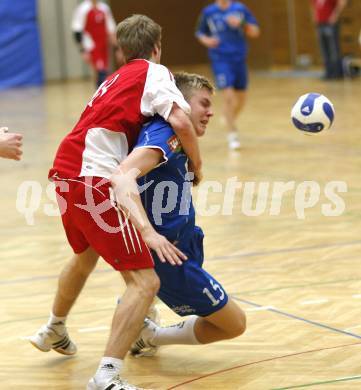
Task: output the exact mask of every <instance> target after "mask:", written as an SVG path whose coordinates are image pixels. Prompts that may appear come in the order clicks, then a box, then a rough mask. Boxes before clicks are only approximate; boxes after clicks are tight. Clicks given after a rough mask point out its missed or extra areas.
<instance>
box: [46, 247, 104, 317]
mask: <svg viewBox="0 0 361 390" xmlns="http://www.w3.org/2000/svg"><path fill="white" fill-rule="evenodd" d="M98 258H99V255H98V254H97V253H96V252H95V251H94V249H93V248H91V247H89V248H88V249H87V250H85V251H84V252H82V253H80V254H76V255H74V256H73V257H72V258H71V260H70V261H69V262H68V264H67V265H66V266H65V267H64V268H63V270H62V272H61V274H60V276H59V281H58V289H57V291H56V294H55V299H54V303H53V309H52V312H53V314H54V315H56V316H58V317H66V316H67V315H68V314H69V311H70V309H71V308H72V307H73V305H74V303H75V301H76V299H77V298H78V296H79V294H80V292H81V291H82V289H83V287H84V284H85V282H86V281H87V279H88V277H89V275H90V274H91V272H92V271H93V269H94V268H95V266H96V264H97V261H98Z"/></svg>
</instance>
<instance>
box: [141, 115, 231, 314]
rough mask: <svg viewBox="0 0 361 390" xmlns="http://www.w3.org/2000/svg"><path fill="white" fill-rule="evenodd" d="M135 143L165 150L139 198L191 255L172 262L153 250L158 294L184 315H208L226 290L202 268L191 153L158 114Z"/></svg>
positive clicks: (159, 228) (162, 231)
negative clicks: (179, 263)
mask: <svg viewBox="0 0 361 390" xmlns="http://www.w3.org/2000/svg"><path fill="white" fill-rule="evenodd" d="M135 148H156V149H160V150H161V151H162V153H163V161H162V162H161V163H160V165H159V166H158V167H157V168H155V169H153V170H152V171H151V172H149V173H148V174H147V175H146V176H143V177H142V178H140V179H139V180H138V185H139V186H140V191H141V198H142V202H143V205H144V207H145V210H146V212H147V215H148V218H149V220H150V221H151V223H152V225H153V226H154V228H155V230H156V231H157V232H158V233H160V234H162V235H164V236H165V237H167V239H168V240H169V241H171V242H173V243H174V242H176V245H177V247H178V248H180V249H181V250H182V251H183V252H184V254H185V255H187V257H188V260H187V261H186V262H184V263H183V265H182V266H177V267H174V266H173V265H171V264H169V263H162V262H161V261H160V260H159V259H158V257H157V255H156V253H154V252H153V258H154V264H155V270H156V273H157V275H158V276H159V279H160V281H161V283H160V289H159V291H158V297H159V298H160V299H161V300H162V301H163V302H164V303H165V304H166V305H168V306H169V307H170V308H171V309H172V310H173V311H174V312H176V313H178V314H179V315H181V316H187V315H189V314H195V315H199V316H208V315H211V314H213V313H215V312H216V311H218V310H220V309H221V308H222V307H224V306H225V305H226V304H227V302H228V295H227V293H226V292H225V291H224V289H223V287H222V285H221V284H220V283H219V282H218V281H217V280H216V279H214V278H213V276H212V275H210V274H208V273H207V272H206V271H205V270H204V269H203V267H202V265H203V260H204V254H203V237H204V235H203V232H202V229H201V228H199V227H198V226H195V223H194V219H195V217H194V208H193V204H192V197H191V192H190V190H191V181H190V178H191V177H190V175H189V173H188V169H187V156H186V155H185V154H184V153H183V151H182V149H181V146H180V142H179V140H178V138H177V136H176V135H175V134H174V132H173V129H172V128H171V127H170V125H169V124H168V123H167V122H166V121H165V120H164V119H163V118H161V117H155V118H154V119H153V120H152V121H151V122H150V123H148V124H146V125H144V126H143V128H142V130H141V132H140V135H139V138H138V142H137V145H136V146H135Z"/></svg>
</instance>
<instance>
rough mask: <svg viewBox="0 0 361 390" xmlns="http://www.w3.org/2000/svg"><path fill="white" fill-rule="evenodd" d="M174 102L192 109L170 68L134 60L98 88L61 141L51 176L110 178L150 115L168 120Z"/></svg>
mask: <svg viewBox="0 0 361 390" xmlns="http://www.w3.org/2000/svg"><path fill="white" fill-rule="evenodd" d="M173 103H176V104H177V105H178V106H179V107H180V108H181V109H182V110H183V111H185V112H187V113H190V106H189V105H188V103H187V102H186V101H185V100H184V97H183V95H182V93H181V92H180V91H179V89H178V88H177V87H176V85H175V82H174V78H173V75H172V74H171V73H170V72H169V70H168V69H167V68H166V67H165V66H163V65H159V64H155V63H153V62H150V61H146V60H142V59H137V60H133V61H130V62H129V63H128V64H126V65H124V66H122V67H121V68H120V69H119V70H118V71H116V72H115V73H113V74H112V75H111V76H109V77H108V78H107V79H106V81H105V82H104V83H103V84H102V85H101V86H100V87H99V88H98V90H97V91H96V93H95V94H94V96H93V98H92V99H91V101H90V102H89V103H88V105H87V107H86V108H85V110H84V111H83V113H82V115H81V117H80V119H79V121H78V123H77V124H76V125H75V127H74V129H73V130H72V131H71V132H70V133H69V134H68V135H67V136H66V137H65V138H64V140H63V141H62V142H61V144H60V146H59V149H58V151H57V153H56V156H55V160H54V164H53V168H52V169H51V170H50V172H49V178H50V179H54V178H76V177H83V176H98V177H104V178H107V179H109V177H110V176H111V174H112V173H113V172H114V170H115V169H116V167H117V166H118V165H119V164H120V162H121V161H122V160H124V158H125V157H126V156H127V155H128V154H129V152H130V151H131V150H132V148H133V147H134V145H135V143H136V141H137V139H138V135H139V132H140V129H141V126H142V125H143V124H144V123H145V122H146V121H147V118H148V117H152V116H153V115H155V114H159V115H160V116H162V117H163V118H164V119H165V120H167V119H168V116H169V114H170V112H171V109H172V106H173Z"/></svg>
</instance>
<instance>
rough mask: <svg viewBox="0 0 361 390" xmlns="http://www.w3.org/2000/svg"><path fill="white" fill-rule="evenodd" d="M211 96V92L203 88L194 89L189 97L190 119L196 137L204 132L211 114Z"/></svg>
mask: <svg viewBox="0 0 361 390" xmlns="http://www.w3.org/2000/svg"><path fill="white" fill-rule="evenodd" d="M211 98H212V95H211V93H210V92H209V91H208V90H207V89H205V88H203V89H198V90H195V91H194V92H193V94H192V96H191V98H190V99H189V102H188V103H189V105H190V106H191V120H192V123H193V126H194V128H195V130H196V133H197V136H198V137H202V135H203V134H204V133H205V131H206V128H207V125H208V122H209V120H210V118H211V116H213V111H212V100H211Z"/></svg>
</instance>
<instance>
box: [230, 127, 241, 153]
mask: <svg viewBox="0 0 361 390" xmlns="http://www.w3.org/2000/svg"><path fill="white" fill-rule="evenodd" d="M227 138H228V147H229V149H230V150H237V149H240V148H241V142H240V141H239V138H238V134H237V133H236V132H235V131H233V132H231V133H229V134H228V137H227Z"/></svg>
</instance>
